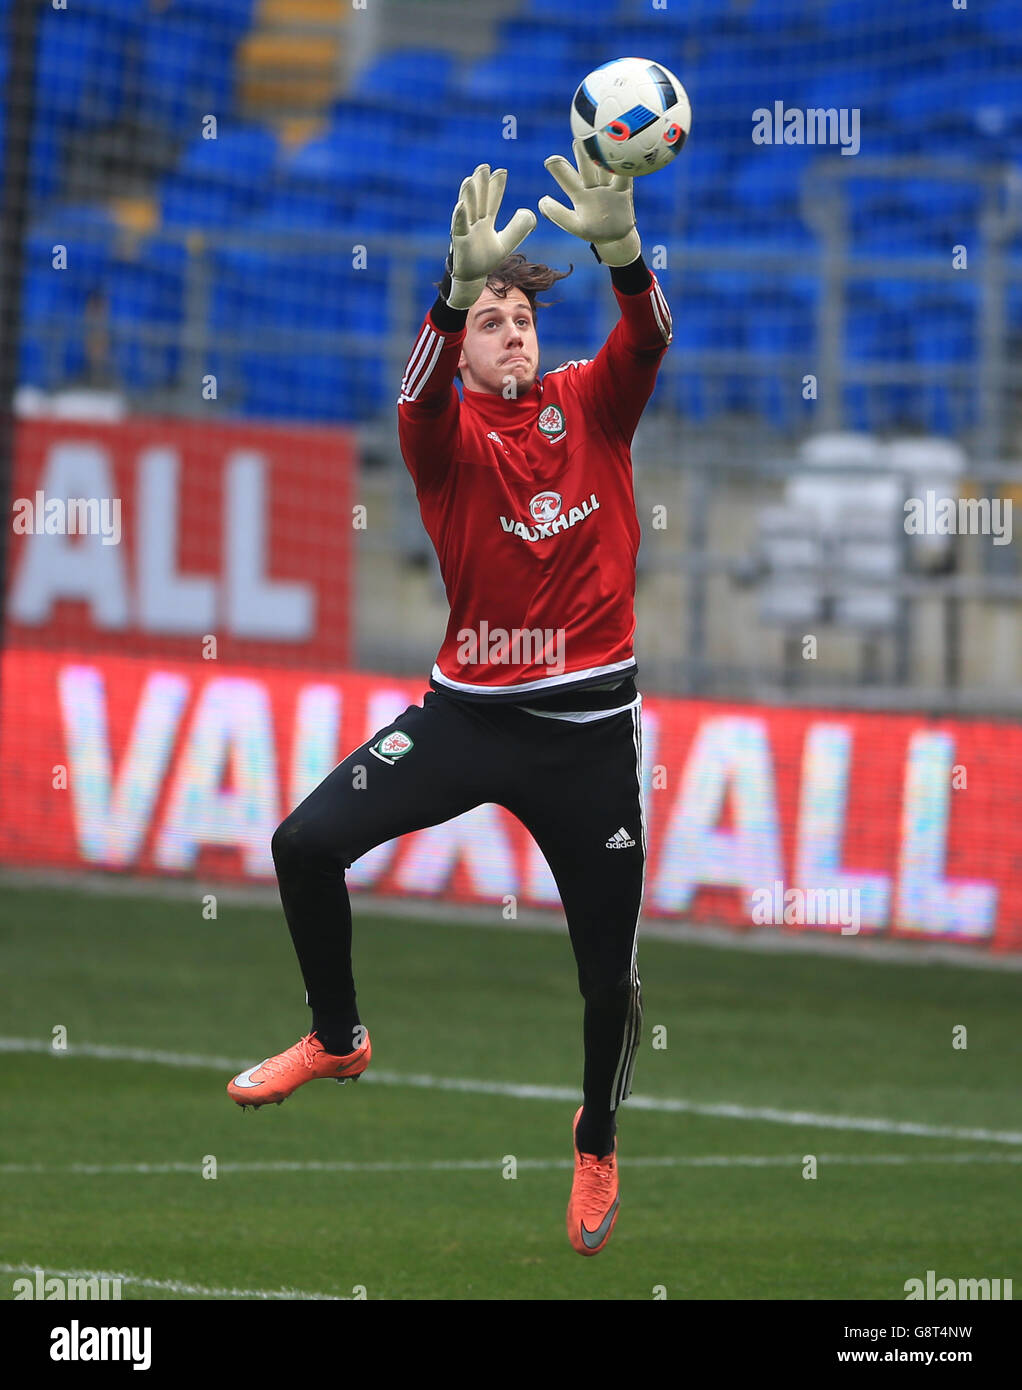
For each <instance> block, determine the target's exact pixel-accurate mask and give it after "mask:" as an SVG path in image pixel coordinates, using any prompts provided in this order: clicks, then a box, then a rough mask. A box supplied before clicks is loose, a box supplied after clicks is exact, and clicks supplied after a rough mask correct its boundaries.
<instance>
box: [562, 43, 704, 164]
mask: <svg viewBox="0 0 1022 1390" xmlns="http://www.w3.org/2000/svg"><path fill="white" fill-rule="evenodd" d="M691 128H692V106H691V103H690V102H689V99H688V94H687V92H686V91H685V88H684V87H683V86H682V85H681V83H680V82H679V81H678V79H677V78H676V77H675V75H674V74H673V73H672V72H671V71H670V70H669V69H668V68H665V67H664V65H663V64H662V63H654V62H652V61H651V60H650V59H648V58H615V59H614V60H613V62H610V63H604V64H603V66H602V67H599V68H597V69H596V71H595V72H591V73H590V74H589V76H588V77H587V78H586V79H585V81H584V82H583V83H582V84H581V85H580V86H579V88H578V90H577V91H576V93H575V96H574V99H573V101H572V103H571V133H572V135H574V136H575V138H576V139H578V140H581V141H582V143H583V144H584V145H585V148H586V150H587V151H588V153H589V156H590V158H591V159H592V160H593V161H594V162H595V163H597V164H599V165H601V166H602V167H603V168H604V169H609V170H610V171H611V173H613V174H626V175H627V176H628V177H629V178H636V177H638V176H639V175H641V174H655V173H656V171H657V170H658V169H663V168H664V166H665V165H667V164H670V162H671V160H672V159H674V158H675V156H676V155H677V154H678V153H679V152H680V150H681V147H682V146H683V145H684V143H685V141H686V140H687V139H688V133H689V131H690V130H691Z"/></svg>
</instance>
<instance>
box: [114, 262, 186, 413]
mask: <svg viewBox="0 0 1022 1390" xmlns="http://www.w3.org/2000/svg"><path fill="white" fill-rule="evenodd" d="M187 270H188V253H187V251H186V249H185V247H184V246H183V245H182V244H181V242H179V241H174V240H171V239H169V238H166V237H161V236H155V237H148V238H146V239H145V241H143V242H142V243H141V244H140V245H139V246H138V247H136V248H135V250H134V253H133V254H132V255H130V256H128V255H122V256H120V257H118V258H117V259H116V260H115V261H114V262H113V264H112V265H111V267H110V271H109V275H108V278H107V297H108V317H109V329H110V350H111V357H112V359H113V365H114V368H115V370H116V372H117V375H118V378H119V380H120V383H121V384H122V386H124V387H125V388H127V389H128V390H132V391H147V390H151V389H153V388H155V387H161V386H168V385H171V384H172V383H173V381H174V380H175V379H176V377H177V374H178V370H179V366H180V343H181V331H182V327H183V323H184V312H185V284H186V275H187Z"/></svg>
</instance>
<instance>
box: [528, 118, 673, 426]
mask: <svg viewBox="0 0 1022 1390" xmlns="http://www.w3.org/2000/svg"><path fill="white" fill-rule="evenodd" d="M573 149H574V152H575V163H576V164H577V166H578V167H577V169H576V168H572V165H571V163H570V161H569V160H567V159H565V158H564V156H563V155H559V154H555V155H551V157H550V158H549V159H547V160H545V161H544V167H545V168H546V169H547V170H549V172H550V174H551V175H552V177H553V178H554V179H556V181H557V183H558V184H559V185H560V187H561V188H562V189H563V191H564V192H565V193H566V194H567V195H568V197H569V198H570V199H571V204H572V205H571V207H570V208H566V207H565V206H564V205H563V203H559V202H557V200H556V199H555V198H550V197H547V198H541V199H540V203H539V210H540V212H541V213H542V214H543V216H544V217H546V218H547V219H548V220H549V221H551V222H553V223H554V224H555V226H558V227H560V228H561V229H562V230H563V231H565V232H570V233H571V235H572V236H577V237H581V239H582V240H583V241H588V242H589V243H590V245H591V246H592V248H593V251H594V252H595V254H596V257H597V259H598V260H599V261H601V262H602V263H603V264H604V265H606V266H607V267H608V269H609V270H610V278H611V283H612V285H613V287H614V292H615V295H616V296H617V301H618V304H619V305H620V308H621V319H620V321H619V322H618V323H617V324H616V325H615V327H614V329H613V331H612V332H611V335H610V337H609V338H608V339H607V341H606V343H605V344H604V345H603V347H602V348H601V349H600V352H599V353H598V354H597V356H596V358H595V359H594V360H593V361H592V362H590V363H589V364H588V365H587V366H585V367H583V368H581V369H580V383H581V384H582V387H583V389H584V391H585V392H586V394H587V395H588V397H589V400H590V402H591V404H592V408H593V409H594V410H595V411H596V412H597V413H598V414H599V415H600V417H601V418H602V419H603V421H604V423H605V424H606V425H608V426H609V428H611V429H613V430H617V431H619V432H620V433H621V434H623V435H624V437H625V438H626V439H627V440H631V437H632V435H633V434H634V433H635V427H636V425H637V424H638V422H639V417H640V416H641V415H642V412H643V409H644V408H645V405H646V402H647V401H648V400H649V397H650V395H651V394H652V391H653V387H654V385H655V383H656V373H657V368H658V367H659V365H660V359H661V358H662V356H663V354H664V352H665V351H666V349H667V346H668V344H669V343H670V341H671V312H670V310H669V309H668V307H667V301H666V299H665V298H664V294H663V290H662V289H661V288H660V284H659V282H658V281H657V279H656V277H655V276H654V275H653V274H652V273H651V272H650V270H649V268H648V266H647V265H646V263H645V261H644V260H643V259H642V243H641V241H640V239H639V233H638V230H637V228H636V225H635V207H634V202H633V197H632V184H633V180H632V179H630V178H628V177H627V176H626V175H624V174H612V173H610V172H609V171H608V170H606V169H601V168H600V167H599V165H597V164H595V163H594V162H593V160H592V159H590V157H589V155H588V153H587V151H586V149H585V146H584V145H583V143H582V141H581V140H575V142H574V144H573Z"/></svg>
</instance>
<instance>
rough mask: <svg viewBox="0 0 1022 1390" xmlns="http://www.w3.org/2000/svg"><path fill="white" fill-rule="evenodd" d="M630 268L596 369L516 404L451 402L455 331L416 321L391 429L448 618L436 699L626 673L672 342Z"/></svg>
mask: <svg viewBox="0 0 1022 1390" xmlns="http://www.w3.org/2000/svg"><path fill="white" fill-rule="evenodd" d="M637 270H641V272H642V273H641V275H640V283H644V284H645V285H646V288H645V289H643V290H640V291H639V292H638V293H623V292H622V291H621V289H619V288H618V285H619V284H620V283H622V278H621V274H620V273H619V272H614V273H613V282H614V293H615V295H616V297H617V301H618V304H619V306H620V309H621V318H620V319H619V321H618V322H617V324H616V325H615V326H614V329H613V331H612V332H611V334H610V336H609V338H608V339H607V341H606V343H605V344H604V345H603V347H602V348H601V349H600V351H599V353H598V354H597V356H596V357H595V358H594V359H593V360H592V361H588V360H587V361H578V362H566V363H564V364H563V365H562V366H560V367H557V368H556V369H555V370H553V371H550V372H547V373H546V374H545V375H544V376H542V377H541V378H537V381H536V382H535V384H534V385H533V386H532V388H531V389H530V390H529V391H527V392H525V393H523V394H522V395H520V396H519V397H518V398H517V399H514V400H507V399H505V398H504V396H502V395H491V394H488V393H486V392H480V391H470V390H468V389H467V388H465V389H464V392H463V398H461V399H459V396H458V391H457V389H456V387H455V385H454V377H455V373H456V371H457V368H458V360H459V357H460V355H461V346H462V343H463V341H464V337H465V330H464V328H462V329H461V330H460V331H456V332H450V331H447V332H445V331H442V330H441V328H440V327H438V325H437V322H436V317H442V315H441V314H439V313H438V309H437V306H434V308H433V309H431V310H430V312H429V314H428V315H427V316H426V318H425V320H424V321H423V324H422V328H421V330H420V332H419V334H418V337H417V339H416V342H415V347H414V348H413V350H412V353H411V356H410V357H409V359H408V364H407V367H406V370H405V376H404V380H403V382H402V387H401V395H400V397H399V400H398V430H399V436H400V441H401V452H402V454H403V456H404V460H405V462H406V464H407V465H408V469H409V472H410V473H411V475H412V478H413V479H414V481H415V488H416V493H417V496H418V500H419V507H420V510H421V513H422V521H423V525H424V526H425V528H426V531H427V533H428V535H429V537H430V540H431V541H432V542H433V546H434V548H435V550H436V553H437V558H438V559H439V561H440V571H441V574H442V576H443V580H444V584H445V587H446V590H447V597H448V600H449V602H450V605H451V614H450V620H449V622H448V624H447V633H446V635H445V637H444V641H443V645H442V646H441V648H440V652H439V654H438V656H437V659H436V664H435V665H434V667H433V672H432V680H431V683H432V684H433V685H434V686H436V687H438V688H440V689H443V690H447V691H449V692H450V693H452V694H457V695H459V696H461V697H462V698H468V699H485V700H493V699H503V700H511V699H514V700H518V701H519V702H521V700H522V697H523V696H532V697H534V698H535V697H536V696H543V695H554V694H560V693H561V692H563V691H569V690H576V689H580V688H582V687H585V686H590V685H595V684H598V683H605V682H607V681H612V680H618V679H623V678H625V677H627V676H629V675H631V674H633V673H634V671H635V657H634V653H633V647H632V639H633V636H634V632H635V557H636V553H637V551H638V548H639V521H638V517H637V515H636V511H635V496H634V492H633V489H632V460H631V441H632V436H633V435H634V433H635V428H636V426H637V424H638V422H639V417H640V416H641V414H642V412H643V409H644V408H645V406H646V402H647V401H648V400H649V397H650V395H651V394H652V391H653V386H654V384H655V381H656V373H657V369H658V367H659V365H660V361H661V358H662V357H663V354H664V352H665V351H666V349H667V345H668V344H669V343H670V341H671V316H670V311H669V310H668V307H667V302H666V300H665V299H664V296H663V292H662V291H661V289H660V286H659V284H658V282H657V280H656V278H655V277H654V276H652V275H651V274H650V273H649V272H648V271H647V270H646V269H645V266H644V265H640V266H638V267H636V266H629V267H626V277H627V274H628V273H630V274H631V275H632V276H633V277H634V276H635V274H636V271H637ZM647 276H648V280H647ZM624 282H625V283H627V278H626V279H625V281H624ZM632 283H634V278H633V281H632ZM444 308H445V309H446V306H444ZM450 312H451V311H448V313H450ZM435 316H436V317H435Z"/></svg>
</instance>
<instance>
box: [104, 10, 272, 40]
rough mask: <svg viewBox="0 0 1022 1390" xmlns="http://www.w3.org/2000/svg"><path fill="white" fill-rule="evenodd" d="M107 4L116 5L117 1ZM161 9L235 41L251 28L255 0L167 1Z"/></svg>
mask: <svg viewBox="0 0 1022 1390" xmlns="http://www.w3.org/2000/svg"><path fill="white" fill-rule="evenodd" d="M102 2H103V0H100V3H102ZM109 2H110V3H115V4H116V3H118V0H109ZM120 3H122V4H127V3H130V0H120ZM163 8H164V13H169V14H170V15H171V16H173V17H175V18H176V17H178V16H182V17H185V18H189V19H199V20H201V21H202V22H203V23H204V24H205V25H206V26H207V28H208V29H209V30H210V31H211V32H213V33H215V34H217V35H218V36H219V37H223V38H230V39H232V40H237V39H239V38H240V37H241V36H242V34H244V33H246V32H247V31H248V30H249V29H250V28H251V27H252V18H253V14H254V12H255V8H256V0H169V4H168V3H166V0H165V3H164V7H163Z"/></svg>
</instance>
